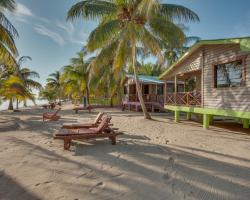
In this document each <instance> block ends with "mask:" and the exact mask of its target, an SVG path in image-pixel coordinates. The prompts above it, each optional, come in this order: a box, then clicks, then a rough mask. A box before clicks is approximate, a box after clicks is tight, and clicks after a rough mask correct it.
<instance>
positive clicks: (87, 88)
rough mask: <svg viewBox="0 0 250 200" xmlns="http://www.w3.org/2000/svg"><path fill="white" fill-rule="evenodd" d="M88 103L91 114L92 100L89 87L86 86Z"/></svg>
mask: <svg viewBox="0 0 250 200" xmlns="http://www.w3.org/2000/svg"><path fill="white" fill-rule="evenodd" d="M86 95H87V103H88V107H89V112H91V106H90V99H89V87H88V86H86Z"/></svg>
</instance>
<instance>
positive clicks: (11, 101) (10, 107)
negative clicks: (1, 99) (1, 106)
mask: <svg viewBox="0 0 250 200" xmlns="http://www.w3.org/2000/svg"><path fill="white" fill-rule="evenodd" d="M8 110H14V107H13V99H12V98H10V101H9V107H8Z"/></svg>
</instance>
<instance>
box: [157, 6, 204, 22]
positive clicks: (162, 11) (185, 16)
mask: <svg viewBox="0 0 250 200" xmlns="http://www.w3.org/2000/svg"><path fill="white" fill-rule="evenodd" d="M158 14H159V15H162V16H165V17H167V18H168V19H172V20H180V21H185V22H189V21H199V20H200V19H199V17H198V15H197V14H196V13H195V12H193V11H192V10H190V9H188V8H186V7H184V6H181V5H176V4H161V6H160V8H159V10H158Z"/></svg>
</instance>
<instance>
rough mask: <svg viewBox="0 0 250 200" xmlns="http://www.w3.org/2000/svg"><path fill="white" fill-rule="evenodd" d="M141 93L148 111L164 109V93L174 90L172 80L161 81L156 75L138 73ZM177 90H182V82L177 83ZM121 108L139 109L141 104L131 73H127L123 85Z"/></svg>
mask: <svg viewBox="0 0 250 200" xmlns="http://www.w3.org/2000/svg"><path fill="white" fill-rule="evenodd" d="M138 77H139V83H140V86H141V88H142V95H143V99H144V101H145V104H146V107H147V109H148V110H149V111H152V112H155V111H164V108H163V106H164V94H166V93H173V92H174V81H166V82H165V81H162V80H160V79H159V77H157V76H144V75H139V76H138ZM178 89H179V91H180V92H181V91H184V82H180V83H178ZM123 108H124V109H128V110H135V111H140V110H141V106H140V102H139V98H138V95H137V90H136V84H135V79H134V76H133V75H127V76H126V81H125V85H124V98H123Z"/></svg>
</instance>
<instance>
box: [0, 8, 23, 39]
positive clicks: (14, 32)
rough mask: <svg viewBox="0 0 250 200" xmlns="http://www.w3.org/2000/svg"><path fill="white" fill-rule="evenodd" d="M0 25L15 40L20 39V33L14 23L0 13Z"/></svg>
mask: <svg viewBox="0 0 250 200" xmlns="http://www.w3.org/2000/svg"><path fill="white" fill-rule="evenodd" d="M0 24H1V25H2V26H3V27H4V28H6V29H7V30H8V31H9V32H10V34H11V36H12V37H13V38H15V37H18V36H19V35H18V32H17V30H16V28H15V27H14V26H13V25H12V23H11V22H10V21H9V20H8V19H7V17H5V15H4V14H3V13H1V12H0Z"/></svg>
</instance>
